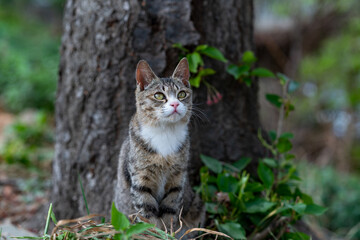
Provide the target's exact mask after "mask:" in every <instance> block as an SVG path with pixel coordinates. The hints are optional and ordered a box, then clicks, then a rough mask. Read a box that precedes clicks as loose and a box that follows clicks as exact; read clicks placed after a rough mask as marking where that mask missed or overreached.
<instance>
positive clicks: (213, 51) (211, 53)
mask: <svg viewBox="0 0 360 240" xmlns="http://www.w3.org/2000/svg"><path fill="white" fill-rule="evenodd" d="M199 52H200V53H201V54H204V55H206V56H208V57H211V58H213V59H216V60H219V61H222V62H227V59H226V58H225V57H224V55H223V54H222V53H221V52H220V51H219V49H217V48H214V47H209V46H208V47H207V48H204V49H202V50H201V51H199Z"/></svg>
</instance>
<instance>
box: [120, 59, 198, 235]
mask: <svg viewBox="0 0 360 240" xmlns="http://www.w3.org/2000/svg"><path fill="white" fill-rule="evenodd" d="M139 68H140V70H139ZM186 71H187V72H186ZM188 76H189V75H188V65H187V61H186V59H185V60H184V59H183V60H182V61H180V63H179V65H178V67H177V68H176V69H175V71H174V74H173V76H172V77H171V78H158V77H156V75H155V74H154V73H153V72H152V70H151V68H150V67H149V66H148V65H147V64H146V62H139V64H138V69H137V73H136V78H137V82H138V87H137V89H136V92H135V95H136V113H135V114H134V116H133V117H132V119H131V121H130V125H129V136H128V137H127V138H126V140H125V141H124V143H123V145H122V147H121V151H120V157H119V169H118V179H117V185H116V189H115V204H116V207H117V208H118V210H120V211H122V212H123V213H125V214H128V215H129V214H134V213H140V214H141V215H142V216H143V217H145V218H147V219H149V220H150V221H151V222H152V223H154V224H156V225H157V227H160V228H164V226H163V223H162V222H164V223H165V225H166V227H167V228H168V229H169V228H170V223H171V222H173V228H174V229H176V228H177V227H178V226H179V222H178V219H179V213H180V209H181V208H183V212H182V220H183V222H184V224H185V226H187V227H184V229H183V231H182V232H184V231H185V230H186V229H187V228H190V227H198V226H201V225H202V223H203V220H204V207H203V204H202V202H201V200H200V199H199V198H198V197H197V196H195V194H194V193H193V191H192V189H191V187H190V185H189V179H188V172H187V168H188V162H189V157H190V153H189V151H190V139H189V134H188V128H187V126H188V123H189V120H190V116H191V107H192V100H191V97H192V91H191V89H190V88H189V83H188ZM182 91H183V92H185V94H186V97H185V98H180V97H179V93H180V92H182ZM156 93H162V94H164V96H165V98H164V99H163V100H158V99H156V98H155V97H154V95H155V94H156ZM171 104H173V106H172V105H171ZM174 104H175V105H176V104H178V106H177V108H176V110H177V112H174V109H175V107H174ZM171 219H172V220H171Z"/></svg>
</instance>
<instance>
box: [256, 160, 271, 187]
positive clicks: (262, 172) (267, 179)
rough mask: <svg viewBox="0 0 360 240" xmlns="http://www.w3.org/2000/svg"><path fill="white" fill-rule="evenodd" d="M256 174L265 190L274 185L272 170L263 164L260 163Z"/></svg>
mask: <svg viewBox="0 0 360 240" xmlns="http://www.w3.org/2000/svg"><path fill="white" fill-rule="evenodd" d="M257 173H258V175H259V178H260V179H261V181H262V182H263V183H264V186H265V187H266V188H267V189H270V188H271V186H272V184H273V183H274V173H273V172H272V170H271V169H270V168H269V167H268V166H266V165H265V164H264V163H263V162H260V163H259V166H258V169H257Z"/></svg>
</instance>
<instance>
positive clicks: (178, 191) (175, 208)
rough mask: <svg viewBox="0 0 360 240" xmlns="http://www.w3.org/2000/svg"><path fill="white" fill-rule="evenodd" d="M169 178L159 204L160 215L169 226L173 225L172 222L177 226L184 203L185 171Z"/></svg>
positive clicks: (174, 226)
mask: <svg viewBox="0 0 360 240" xmlns="http://www.w3.org/2000/svg"><path fill="white" fill-rule="evenodd" d="M169 179H170V180H169V181H168V182H167V184H166V186H165V194H164V197H163V199H162V200H161V202H160V204H159V217H160V218H161V219H162V220H163V221H164V222H165V224H166V227H167V228H169V227H171V223H172V225H173V226H172V227H173V228H177V227H178V221H179V214H180V209H181V207H182V203H183V195H184V182H185V173H184V171H179V172H177V174H173V175H172V176H171V177H170V178H169ZM174 230H176V229H174Z"/></svg>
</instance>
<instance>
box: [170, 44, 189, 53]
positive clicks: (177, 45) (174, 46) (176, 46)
mask: <svg viewBox="0 0 360 240" xmlns="http://www.w3.org/2000/svg"><path fill="white" fill-rule="evenodd" d="M172 47H173V48H178V49H180V50H181V51H183V52H186V53H187V52H189V50H187V49H186V48H184V47H183V45H181V44H180V43H174V44H173V45H172Z"/></svg>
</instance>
